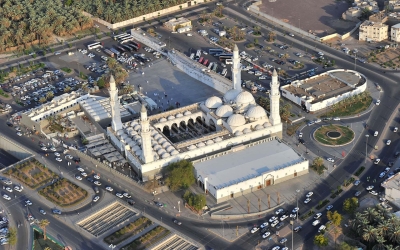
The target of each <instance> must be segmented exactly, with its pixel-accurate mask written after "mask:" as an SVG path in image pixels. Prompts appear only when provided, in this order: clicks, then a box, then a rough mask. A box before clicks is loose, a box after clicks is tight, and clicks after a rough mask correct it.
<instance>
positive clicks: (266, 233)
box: [262, 232, 271, 239]
mask: <svg viewBox="0 0 400 250" xmlns="http://www.w3.org/2000/svg"><path fill="white" fill-rule="evenodd" d="M270 235H271V232H265V233H264V234H263V235H262V237H263V239H265V238H267V237H268V236H270Z"/></svg>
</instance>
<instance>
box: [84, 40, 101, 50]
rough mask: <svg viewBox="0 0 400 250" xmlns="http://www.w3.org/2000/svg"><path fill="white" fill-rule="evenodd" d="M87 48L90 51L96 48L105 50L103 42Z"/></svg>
mask: <svg viewBox="0 0 400 250" xmlns="http://www.w3.org/2000/svg"><path fill="white" fill-rule="evenodd" d="M87 48H88V50H91V49H95V48H103V45H101V42H96V43H92V44H89V45H88V46H87Z"/></svg>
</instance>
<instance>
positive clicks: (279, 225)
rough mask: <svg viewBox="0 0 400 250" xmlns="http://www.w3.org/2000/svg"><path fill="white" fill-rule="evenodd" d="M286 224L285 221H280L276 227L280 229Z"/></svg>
mask: <svg viewBox="0 0 400 250" xmlns="http://www.w3.org/2000/svg"><path fill="white" fill-rule="evenodd" d="M284 225H285V223H283V222H279V224H278V225H276V227H275V228H276V229H277V230H278V229H280V228H281V227H283V226H284Z"/></svg>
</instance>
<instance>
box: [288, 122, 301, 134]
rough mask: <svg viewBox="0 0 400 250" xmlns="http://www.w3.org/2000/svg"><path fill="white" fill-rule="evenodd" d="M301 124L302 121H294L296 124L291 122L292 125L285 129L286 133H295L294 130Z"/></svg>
mask: <svg viewBox="0 0 400 250" xmlns="http://www.w3.org/2000/svg"><path fill="white" fill-rule="evenodd" d="M303 124H304V122H299V123H296V124H293V125H291V126H289V127H287V129H286V134H287V135H289V136H292V135H294V134H295V133H296V131H297V130H298V129H299V128H300V127H301V125H303Z"/></svg>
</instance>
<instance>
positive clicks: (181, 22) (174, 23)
mask: <svg viewBox="0 0 400 250" xmlns="http://www.w3.org/2000/svg"><path fill="white" fill-rule="evenodd" d="M164 26H165V27H166V28H167V29H170V30H171V31H177V29H179V28H184V27H192V21H191V20H189V19H187V18H184V17H179V18H174V19H171V20H169V21H168V22H165V23H164Z"/></svg>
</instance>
